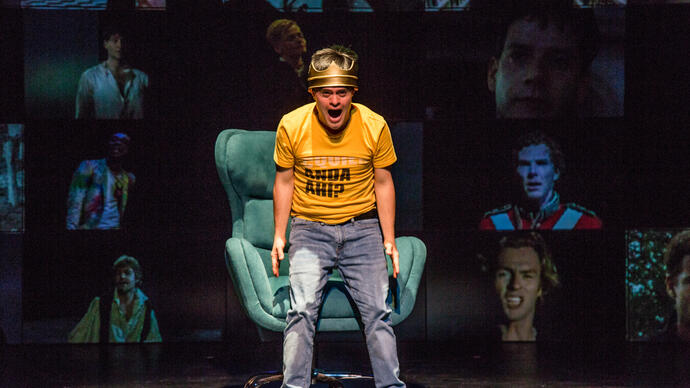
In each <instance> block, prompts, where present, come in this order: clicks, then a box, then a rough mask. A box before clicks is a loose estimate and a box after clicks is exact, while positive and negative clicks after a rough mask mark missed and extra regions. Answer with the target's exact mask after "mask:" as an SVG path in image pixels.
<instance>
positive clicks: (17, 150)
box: [0, 124, 24, 232]
mask: <svg viewBox="0 0 690 388" xmlns="http://www.w3.org/2000/svg"><path fill="white" fill-rule="evenodd" d="M23 135H24V124H0V139H1V140H2V168H0V174H1V176H2V178H1V181H0V231H1V232H21V231H23V230H24V136H23Z"/></svg>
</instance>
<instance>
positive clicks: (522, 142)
mask: <svg viewBox="0 0 690 388" xmlns="http://www.w3.org/2000/svg"><path fill="white" fill-rule="evenodd" d="M539 144H544V145H545V146H546V148H548V149H549V157H550V158H551V162H552V163H553V165H554V166H555V167H556V169H557V170H558V173H559V174H561V175H563V171H565V155H563V151H561V147H560V146H559V145H558V143H556V141H555V140H553V139H552V138H551V137H549V136H547V135H546V134H545V133H544V132H541V131H532V132H527V133H526V134H524V135H522V136H520V137H519V138H518V140H517V142H516V143H515V147H513V166H517V162H518V154H519V153H520V150H522V149H523V148H525V147H529V146H532V145H539Z"/></svg>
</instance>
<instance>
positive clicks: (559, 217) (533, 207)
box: [479, 132, 602, 231]
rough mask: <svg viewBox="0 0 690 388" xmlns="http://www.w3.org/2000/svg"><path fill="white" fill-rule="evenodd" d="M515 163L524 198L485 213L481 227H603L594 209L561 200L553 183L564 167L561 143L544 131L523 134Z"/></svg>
mask: <svg viewBox="0 0 690 388" xmlns="http://www.w3.org/2000/svg"><path fill="white" fill-rule="evenodd" d="M517 144H518V145H517V147H516V148H515V149H513V162H514V164H515V171H516V173H517V177H518V180H519V181H520V183H521V185H522V194H523V195H522V199H521V201H520V202H518V203H517V204H507V205H505V206H503V207H500V208H498V209H494V210H491V211H489V212H486V213H485V214H484V218H483V219H482V220H481V222H480V223H479V229H482V230H505V231H509V230H522V229H554V230H571V229H601V226H602V223H601V220H600V219H599V218H598V217H597V216H596V214H594V212H592V211H590V210H587V209H585V208H584V207H582V206H579V205H576V204H574V203H567V204H563V203H561V199H560V196H559V195H558V193H557V192H556V191H555V190H554V185H555V183H556V181H557V180H558V178H560V176H561V173H562V171H563V169H564V167H565V158H564V156H563V153H562V152H561V149H560V147H559V146H558V144H557V143H556V142H555V141H554V140H553V139H551V138H550V137H548V136H546V135H544V134H543V133H542V132H530V133H527V134H526V135H524V136H522V137H520V138H519V139H518V142H517Z"/></svg>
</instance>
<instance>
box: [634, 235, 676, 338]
mask: <svg viewBox="0 0 690 388" xmlns="http://www.w3.org/2000/svg"><path fill="white" fill-rule="evenodd" d="M626 241H627V265H626V292H627V306H628V309H627V320H628V339H629V340H633V341H636V340H648V341H655V342H678V341H683V342H688V341H690V230H685V231H681V232H677V231H671V230H665V231H664V230H646V231H636V230H633V231H628V232H626Z"/></svg>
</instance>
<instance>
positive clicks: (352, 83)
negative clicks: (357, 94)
mask: <svg viewBox="0 0 690 388" xmlns="http://www.w3.org/2000/svg"><path fill="white" fill-rule="evenodd" d="M354 67H355V62H354V61H353V62H352V63H351V64H350V68H349V69H347V70H345V69H341V68H340V66H338V65H337V64H336V63H335V61H333V62H331V64H330V65H328V68H326V69H325V70H321V71H319V70H316V69H315V68H314V64H313V63H312V64H310V65H309V76H308V78H307V84H308V85H309V89H313V88H330V87H336V86H342V87H350V88H357V79H358V78H357V71H355V70H354Z"/></svg>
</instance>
